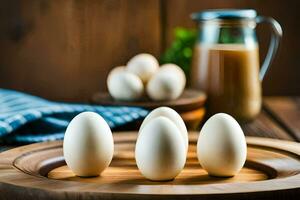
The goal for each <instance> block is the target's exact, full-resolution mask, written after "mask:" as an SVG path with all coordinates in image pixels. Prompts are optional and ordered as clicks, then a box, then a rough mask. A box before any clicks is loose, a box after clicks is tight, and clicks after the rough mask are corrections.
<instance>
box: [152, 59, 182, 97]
mask: <svg viewBox="0 0 300 200" xmlns="http://www.w3.org/2000/svg"><path fill="white" fill-rule="evenodd" d="M185 84H186V79H185V75H184V73H183V71H182V70H181V69H180V68H179V67H178V66H176V65H174V64H168V65H164V66H162V67H161V68H160V69H159V70H158V71H157V73H156V74H155V75H153V77H152V78H151V79H150V81H149V82H148V84H147V86H146V91H147V94H148V96H149V97H150V98H151V99H152V100H155V101H163V100H174V99H177V98H178V97H179V96H180V95H181V94H182V92H183V90H184V88H185Z"/></svg>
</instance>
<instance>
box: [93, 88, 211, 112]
mask: <svg viewBox="0 0 300 200" xmlns="http://www.w3.org/2000/svg"><path fill="white" fill-rule="evenodd" d="M205 101H206V94H205V93H204V92H201V91H197V90H192V89H185V91H184V92H183V94H182V95H181V96H180V97H179V98H178V99H176V100H172V101H152V100H150V99H149V98H148V97H146V96H145V97H143V98H141V100H139V101H118V100H114V99H113V98H112V97H111V96H110V95H109V94H108V93H105V92H104V93H96V94H95V95H94V96H93V97H92V98H91V103H94V104H100V105H110V106H138V107H143V108H145V109H149V110H152V109H154V108H157V107H160V106H168V107H171V108H173V109H174V110H176V111H177V112H180V113H181V112H187V111H193V110H195V109H199V108H202V107H203V106H204V103H205Z"/></svg>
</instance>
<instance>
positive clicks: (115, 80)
mask: <svg viewBox="0 0 300 200" xmlns="http://www.w3.org/2000/svg"><path fill="white" fill-rule="evenodd" d="M107 88H108V91H109V93H110V95H111V96H112V97H113V98H114V99H117V100H124V101H132V100H136V99H138V98H140V97H141V96H142V95H143V92H144V85H143V82H142V81H141V79H140V78H139V77H138V76H136V75H135V74H133V73H130V72H128V71H127V70H123V68H117V69H116V70H113V71H112V72H111V73H110V74H109V75H108V78H107Z"/></svg>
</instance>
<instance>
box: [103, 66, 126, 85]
mask: <svg viewBox="0 0 300 200" xmlns="http://www.w3.org/2000/svg"><path fill="white" fill-rule="evenodd" d="M123 71H126V67H125V66H118V67H115V68H113V69H112V70H111V71H110V72H109V74H108V76H107V81H108V79H110V78H111V77H112V75H113V74H115V73H119V72H123Z"/></svg>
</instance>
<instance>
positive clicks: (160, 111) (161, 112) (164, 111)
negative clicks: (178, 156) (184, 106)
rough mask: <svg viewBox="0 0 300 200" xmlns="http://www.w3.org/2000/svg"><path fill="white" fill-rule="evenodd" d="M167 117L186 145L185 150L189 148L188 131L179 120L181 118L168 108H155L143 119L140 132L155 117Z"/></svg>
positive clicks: (181, 120)
mask: <svg viewBox="0 0 300 200" xmlns="http://www.w3.org/2000/svg"><path fill="white" fill-rule="evenodd" d="M160 116H163V117H167V118H168V119H170V120H171V121H172V122H173V123H174V124H175V125H176V126H177V128H178V129H179V130H180V133H181V135H182V138H183V140H184V142H185V145H186V149H188V146H189V138H188V131H187V128H186V126H185V123H184V121H183V119H182V118H181V116H180V115H179V114H178V113H177V112H176V111H175V110H173V109H172V108H169V107H159V108H156V109H154V110H152V111H151V112H150V113H149V114H148V115H147V117H146V118H145V119H144V121H143V123H142V125H141V127H140V131H141V130H142V129H143V128H144V127H145V125H146V124H147V123H149V122H150V121H151V120H152V119H154V118H156V117H160Z"/></svg>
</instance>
